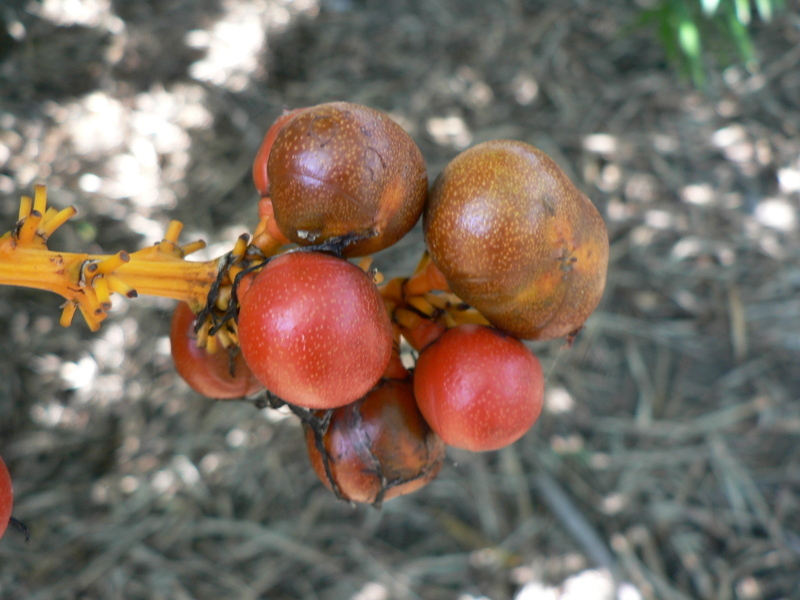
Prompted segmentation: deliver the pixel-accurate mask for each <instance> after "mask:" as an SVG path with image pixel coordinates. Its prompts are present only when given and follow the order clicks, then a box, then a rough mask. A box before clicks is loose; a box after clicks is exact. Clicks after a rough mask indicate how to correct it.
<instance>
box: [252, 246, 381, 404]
mask: <svg viewBox="0 0 800 600" xmlns="http://www.w3.org/2000/svg"><path fill="white" fill-rule="evenodd" d="M238 323H239V345H240V347H241V349H242V355H243V356H244V359H245V361H247V364H248V365H249V367H250V369H251V370H252V371H253V373H254V374H255V376H256V377H258V379H259V380H260V381H261V382H262V383H263V384H264V385H265V386H266V387H267V389H268V390H270V391H271V392H272V393H274V394H276V395H277V396H279V397H280V398H282V399H283V400H285V401H286V402H289V403H291V404H295V405H297V406H303V407H306V408H313V409H325V408H335V407H337V406H343V405H345V404H347V403H349V402H352V401H354V400H357V399H358V398H360V397H361V396H363V395H364V394H366V393H367V392H368V391H369V390H370V388H372V386H373V385H374V384H375V383H376V382H377V381H378V380H379V379H380V377H381V374H382V373H383V372H384V370H385V369H386V366H387V365H388V364H389V358H390V357H391V354H392V325H391V322H390V320H389V316H388V314H387V312H386V309H385V308H384V305H383V301H382V299H381V296H380V294H379V293H378V289H377V287H375V284H374V283H373V281H372V279H371V278H370V277H369V276H368V275H367V274H366V273H365V272H364V271H362V270H361V269H359V268H358V267H356V266H355V265H353V264H351V263H349V262H347V261H346V260H344V259H341V258H337V257H335V256H332V255H329V254H323V253H320V252H290V253H287V254H283V255H280V256H278V257H277V258H275V259H273V260H272V261H270V262H269V263H268V264H267V266H266V267H264V269H263V270H262V271H261V272H260V273H259V274H258V275H257V276H256V277H255V278H254V279H253V281H252V283H251V284H250V287H249V289H248V290H247V291H246V293H245V294H244V296H243V297H242V298H241V308H240V310H239V318H238Z"/></svg>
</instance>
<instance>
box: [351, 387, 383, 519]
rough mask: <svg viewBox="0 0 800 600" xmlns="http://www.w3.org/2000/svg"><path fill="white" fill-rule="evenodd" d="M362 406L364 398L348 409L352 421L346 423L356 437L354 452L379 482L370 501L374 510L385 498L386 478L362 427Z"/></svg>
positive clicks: (369, 439) (370, 441) (370, 440)
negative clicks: (373, 498)
mask: <svg viewBox="0 0 800 600" xmlns="http://www.w3.org/2000/svg"><path fill="white" fill-rule="evenodd" d="M380 385H381V383H379V384H378V385H377V386H375V388H373V390H374V389H376V388H377V387H379V386H380ZM363 404H364V398H362V399H361V400H358V401H357V402H356V403H355V404H353V405H351V406H349V407H348V411H349V413H350V416H351V418H352V419H353V421H352V423H348V427H347V430H348V431H349V432H350V433H351V434H353V433H355V434H356V435H357V436H358V440H357V441H358V444H355V449H356V452H357V453H358V456H359V458H360V459H361V460H362V461H363V462H364V464H365V465H369V467H370V468H368V469H366V470H367V471H368V472H371V473H374V474H375V476H376V477H377V478H378V480H379V481H380V487H379V488H378V493H377V494H376V495H375V500H373V501H372V506H374V507H375V508H380V507H381V505H382V504H383V499H384V497H385V496H386V477H385V476H384V474H383V465H382V464H381V461H380V459H379V458H378V457H377V456H375V453H374V452H373V451H372V439H371V438H370V437H369V436H368V435H367V434H366V432H365V431H364V427H363V426H362V423H363V418H362V415H361V411H360V408H361V406H362V405H363Z"/></svg>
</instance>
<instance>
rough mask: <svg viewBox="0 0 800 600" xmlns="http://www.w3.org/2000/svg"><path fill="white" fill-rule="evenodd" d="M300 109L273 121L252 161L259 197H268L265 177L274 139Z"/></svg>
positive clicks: (267, 177) (266, 176) (285, 113)
mask: <svg viewBox="0 0 800 600" xmlns="http://www.w3.org/2000/svg"><path fill="white" fill-rule="evenodd" d="M302 110H303V109H302V108H296V109H294V110H290V111H288V112H284V113H283V114H282V115H281V116H280V117H278V118H277V119H275V122H274V123H273V124H272V126H271V127H270V128H269V129H268V130H267V134H266V135H265V136H264V140H263V141H262V142H261V147H260V148H259V149H258V152H257V153H256V159H255V160H254V161H253V183H254V184H255V186H256V189H257V190H258V193H259V194H261V197H262V198H263V197H264V196H269V176H268V175H267V161H268V159H269V153H270V150H272V144H274V143H275V138H276V137H278V134H279V133H280V132H281V129H283V126H284V125H286V123H288V122H289V121H290V120H291V119H292V117H294V116H295V115H296V114H297V113H299V112H300V111H302Z"/></svg>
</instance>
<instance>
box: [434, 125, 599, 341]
mask: <svg viewBox="0 0 800 600" xmlns="http://www.w3.org/2000/svg"><path fill="white" fill-rule="evenodd" d="M423 226H424V231H425V241H426V243H427V245H428V250H429V251H430V254H431V257H432V258H433V261H434V263H435V264H436V266H437V267H438V268H439V269H440V270H441V271H442V273H444V275H445V277H446V278H447V281H448V283H449V284H450V287H451V289H452V290H453V292H455V293H456V294H457V295H458V296H459V297H461V298H462V299H463V300H464V301H465V302H467V303H469V304H470V305H472V306H474V307H475V308H477V309H478V310H479V311H480V312H481V313H483V314H484V316H486V318H487V319H488V320H489V321H490V322H491V323H492V324H493V325H495V326H496V327H499V328H501V329H503V330H505V331H507V332H509V333H512V334H513V335H515V336H517V337H519V338H523V339H538V340H546V339H553V338H557V337H562V336H566V335H568V334H570V333H571V332H573V331H575V330H577V329H579V328H580V327H581V326H582V325H583V323H584V321H585V320H586V319H587V318H588V317H589V315H590V314H591V313H592V312H593V311H594V309H595V308H596V307H597V305H598V303H599V302H600V298H601V297H602V295H603V290H604V288H605V282H606V271H607V268H608V233H607V231H606V227H605V223H604V222H603V219H602V217H601V216H600V213H599V212H598V211H597V209H596V208H595V206H594V205H593V204H592V202H591V201H590V200H589V199H588V198H587V197H586V195H584V194H583V193H582V192H580V190H578V189H577V188H576V187H575V186H574V185H573V184H572V182H571V181H570V180H569V178H568V177H567V176H566V175H565V174H564V172H563V171H562V170H561V169H560V168H559V167H558V165H557V164H556V163H555V162H553V160H552V159H550V158H549V157H548V156H547V155H546V154H544V153H543V152H541V151H540V150H538V149H536V148H534V147H533V146H530V145H528V144H525V143H522V142H516V141H509V140H498V141H493V142H485V143H483V144H479V145H477V146H475V147H473V148H470V149H469V150H466V151H464V152H462V153H461V154H459V155H458V156H456V158H455V159H453V161H452V162H450V164H448V165H447V167H445V169H444V171H442V173H441V174H440V176H439V177H438V178H437V180H436V181H435V183H434V185H433V188H432V189H431V193H430V196H429V199H428V203H427V206H426V209H425V214H424V216H423Z"/></svg>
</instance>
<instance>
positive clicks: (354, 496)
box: [306, 380, 445, 504]
mask: <svg viewBox="0 0 800 600" xmlns="http://www.w3.org/2000/svg"><path fill="white" fill-rule="evenodd" d="M320 441H321V443H322V449H323V451H324V453H325V455H323V452H321V451H320V446H319V442H320ZM306 444H307V446H308V453H309V458H310V459H311V466H312V467H313V468H314V471H315V472H316V473H317V476H318V477H319V478H320V479H321V480H322V482H323V483H324V484H325V485H326V486H328V488H331V489H333V487H334V486H335V487H336V490H337V491H338V493H339V494H340V495H341V497H342V498H344V499H345V500H350V501H352V502H365V503H369V504H380V503H381V502H382V501H384V500H389V499H391V498H395V497H397V496H402V495H403V494H408V493H410V492H413V491H416V490H418V489H419V488H421V487H422V486H424V485H425V484H427V483H428V482H430V481H432V480H433V479H434V478H435V477H436V475H438V473H439V470H440V469H441V467H442V463H443V461H444V456H445V447H444V442H442V440H441V439H439V437H438V436H437V435H436V434H435V433H434V432H433V431H431V428H430V427H429V426H428V424H427V423H426V422H425V420H424V419H423V418H422V414H421V413H420V412H419V409H418V408H417V404H416V401H415V400H414V392H413V388H412V384H411V381H410V380H404V381H398V380H383V381H381V382H380V383H379V384H378V385H377V386H375V388H373V389H372V391H371V392H370V393H369V394H367V395H366V396H364V397H363V398H361V399H360V400H357V401H356V402H354V403H352V404H348V405H347V406H343V407H341V408H337V409H335V410H334V411H333V414H332V416H331V419H330V422H329V425H328V428H327V430H326V431H325V433H324V434H323V435H322V436H321V438H319V439H318V438H317V437H316V435H315V433H314V431H313V430H312V429H311V428H307V429H306ZM324 456H326V457H327V463H328V471H326V467H325V458H324Z"/></svg>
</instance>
